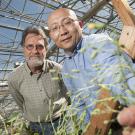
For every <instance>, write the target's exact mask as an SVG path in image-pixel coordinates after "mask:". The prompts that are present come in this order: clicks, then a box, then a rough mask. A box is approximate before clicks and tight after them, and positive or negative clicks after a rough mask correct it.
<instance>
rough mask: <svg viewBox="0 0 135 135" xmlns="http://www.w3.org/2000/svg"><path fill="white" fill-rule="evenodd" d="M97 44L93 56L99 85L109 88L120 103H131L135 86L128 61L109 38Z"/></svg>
mask: <svg viewBox="0 0 135 135" xmlns="http://www.w3.org/2000/svg"><path fill="white" fill-rule="evenodd" d="M99 46H100V47H98V48H97V50H96V51H97V55H96V57H95V58H94V59H95V65H96V66H95V67H96V70H97V78H98V83H99V85H100V86H101V87H106V88H108V89H110V90H111V92H112V95H113V96H115V97H116V98H118V99H119V101H120V102H121V103H124V104H131V103H133V102H134V101H135V98H134V97H135V96H134V94H133V93H134V89H132V88H135V87H134V86H135V74H134V71H133V69H131V66H130V64H129V61H128V60H126V59H125V58H124V55H123V54H122V51H121V50H120V48H119V47H118V45H115V44H114V43H113V42H112V41H111V40H110V39H108V40H103V41H101V42H100V44H99ZM131 79H132V83H131V81H130V80H131ZM127 102H128V103H127Z"/></svg>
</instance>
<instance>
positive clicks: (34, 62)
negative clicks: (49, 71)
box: [26, 57, 43, 68]
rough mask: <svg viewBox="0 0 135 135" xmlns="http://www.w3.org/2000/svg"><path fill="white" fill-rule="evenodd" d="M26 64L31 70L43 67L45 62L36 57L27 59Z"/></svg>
mask: <svg viewBox="0 0 135 135" xmlns="http://www.w3.org/2000/svg"><path fill="white" fill-rule="evenodd" d="M26 62H27V63H28V65H29V66H30V67H31V68H34V67H39V66H41V65H43V60H42V59H40V58H38V57H34V58H32V59H29V58H26Z"/></svg>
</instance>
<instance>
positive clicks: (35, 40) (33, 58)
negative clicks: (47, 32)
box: [24, 33, 46, 67]
mask: <svg viewBox="0 0 135 135" xmlns="http://www.w3.org/2000/svg"><path fill="white" fill-rule="evenodd" d="M24 55H25V59H26V61H27V63H28V65H29V66H30V67H36V66H41V65H42V64H43V60H44V58H45V56H46V48H45V46H44V39H43V38H42V36H40V35H36V34H33V33H30V34H28V35H27V36H26V38H25V43H24Z"/></svg>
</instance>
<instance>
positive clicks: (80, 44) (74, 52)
mask: <svg viewBox="0 0 135 135" xmlns="http://www.w3.org/2000/svg"><path fill="white" fill-rule="evenodd" d="M82 40H83V38H81V39H80V41H79V42H78V43H77V45H76V47H75V49H74V51H73V53H71V52H65V56H64V57H65V58H71V57H73V56H75V55H76V54H77V52H78V51H79V50H80V49H81V46H82Z"/></svg>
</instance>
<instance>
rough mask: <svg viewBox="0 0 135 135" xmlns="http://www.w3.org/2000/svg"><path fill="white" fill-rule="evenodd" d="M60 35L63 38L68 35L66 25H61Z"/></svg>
mask: <svg viewBox="0 0 135 135" xmlns="http://www.w3.org/2000/svg"><path fill="white" fill-rule="evenodd" d="M59 33H60V35H61V36H63V35H66V34H67V33H68V30H67V28H66V27H65V26H64V25H61V26H60V27H59Z"/></svg>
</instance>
